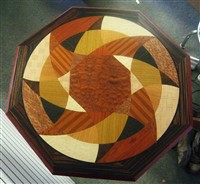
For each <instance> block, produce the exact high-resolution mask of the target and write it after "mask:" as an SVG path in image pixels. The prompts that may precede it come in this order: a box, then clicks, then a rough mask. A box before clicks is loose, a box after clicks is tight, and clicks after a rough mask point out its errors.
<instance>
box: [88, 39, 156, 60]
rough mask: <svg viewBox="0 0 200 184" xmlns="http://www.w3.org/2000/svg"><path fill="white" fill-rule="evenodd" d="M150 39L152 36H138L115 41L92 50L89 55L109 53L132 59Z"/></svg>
mask: <svg viewBox="0 0 200 184" xmlns="http://www.w3.org/2000/svg"><path fill="white" fill-rule="evenodd" d="M152 38H153V37H152V36H139V37H125V38H121V39H117V40H114V41H112V42H109V43H107V44H105V45H103V46H102V48H101V47H100V48H98V49H96V50H94V51H93V52H92V53H91V54H92V55H107V54H108V53H109V55H120V56H127V57H133V56H134V54H135V52H136V51H137V49H138V48H139V47H141V46H142V45H143V44H144V43H145V42H146V41H148V40H150V39H152ZM100 51H101V52H100ZM104 52H105V53H104Z"/></svg>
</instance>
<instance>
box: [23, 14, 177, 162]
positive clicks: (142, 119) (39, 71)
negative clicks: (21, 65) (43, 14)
mask: <svg viewBox="0 0 200 184" xmlns="http://www.w3.org/2000/svg"><path fill="white" fill-rule="evenodd" d="M79 25H80V26H79ZM22 91H23V101H24V105H25V110H26V113H27V115H28V117H29V119H30V121H31V124H32V125H33V127H34V128H35V130H36V131H37V133H38V134H39V135H40V136H41V137H42V138H43V139H44V140H45V141H46V142H47V143H48V144H49V145H50V146H52V147H53V148H55V149H56V150H57V151H59V152H61V153H63V154H64V155H67V156H69V157H72V158H75V159H77V160H82V161H86V162H98V163H105V162H116V161H121V160H124V159H127V158H130V157H133V156H135V155H137V154H139V153H141V152H143V151H144V150H146V149H147V148H149V147H150V146H151V145H152V144H154V143H156V141H157V140H158V139H159V138H160V137H161V136H162V135H163V134H164V132H165V131H166V129H167V128H168V127H169V125H170V123H171V121H172V119H173V117H174V114H175V112H176V108H177V104H178V99H179V83H178V77H177V72H176V69H175V65H174V63H173V60H172V58H171V57H170V54H169V53H168V51H167V50H166V49H165V47H164V46H163V45H162V43H161V42H160V41H159V40H158V39H157V38H156V37H155V36H154V35H153V34H152V33H150V32H149V31H148V30H146V29H144V28H143V27H142V26H140V25H138V24H136V23H134V22H131V21H128V20H126V19H123V18H117V17H113V16H88V17H84V18H79V19H76V20H73V21H70V22H68V23H66V24H64V25H62V26H60V27H58V28H57V29H55V30H54V31H52V32H51V33H49V34H48V35H47V36H46V37H45V38H44V39H42V40H41V42H40V43H39V44H38V45H37V47H36V48H35V49H34V51H33V52H32V54H31V56H30V58H29V60H28V62H27V65H26V67H25V71H24V75H23V86H22ZM33 109H37V112H36V111H34V110H33Z"/></svg>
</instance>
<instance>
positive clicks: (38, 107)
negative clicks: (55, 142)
mask: <svg viewBox="0 0 200 184" xmlns="http://www.w3.org/2000/svg"><path fill="white" fill-rule="evenodd" d="M22 94H23V101H24V106H25V108H26V113H27V115H28V118H29V119H30V121H31V124H32V125H33V127H34V128H35V130H36V131H37V133H38V134H40V133H41V132H43V131H44V130H46V129H48V128H50V127H52V126H53V122H52V121H51V120H50V119H49V117H48V116H47V114H46V112H45V110H44V108H43V105H42V102H41V99H40V97H39V96H38V95H37V94H36V93H35V92H34V91H33V90H32V89H31V88H30V87H29V86H28V85H27V84H26V82H25V81H23V83H22ZM38 112H39V113H38Z"/></svg>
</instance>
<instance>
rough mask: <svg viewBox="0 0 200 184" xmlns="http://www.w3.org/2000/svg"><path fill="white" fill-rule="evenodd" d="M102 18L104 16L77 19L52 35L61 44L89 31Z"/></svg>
mask: <svg viewBox="0 0 200 184" xmlns="http://www.w3.org/2000/svg"><path fill="white" fill-rule="evenodd" d="M101 18H102V16H92V17H84V18H80V19H76V20H73V21H71V22H68V23H66V24H64V25H62V26H60V27H58V28H57V29H55V30H54V31H52V32H51V34H52V35H53V36H54V39H56V40H57V42H58V43H61V42H62V41H64V40H66V39H67V38H70V37H71V36H73V35H76V34H78V33H81V32H85V31H87V30H88V29H89V28H90V27H91V26H92V25H93V24H94V23H95V22H96V21H98V20H99V19H101ZM66 30H67V31H66ZM54 42H55V41H54ZM55 46H56V45H54V47H55ZM52 49H54V48H53V47H52V48H51V50H52Z"/></svg>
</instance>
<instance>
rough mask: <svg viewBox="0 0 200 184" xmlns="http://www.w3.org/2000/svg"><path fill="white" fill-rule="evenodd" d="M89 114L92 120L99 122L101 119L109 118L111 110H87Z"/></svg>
mask: <svg viewBox="0 0 200 184" xmlns="http://www.w3.org/2000/svg"><path fill="white" fill-rule="evenodd" d="M87 114H88V115H89V116H90V118H91V119H92V121H94V122H97V123H99V122H100V121H102V120H104V119H105V118H107V117H108V116H109V115H110V114H111V112H106V111H105V112H92V111H91V112H87Z"/></svg>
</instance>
